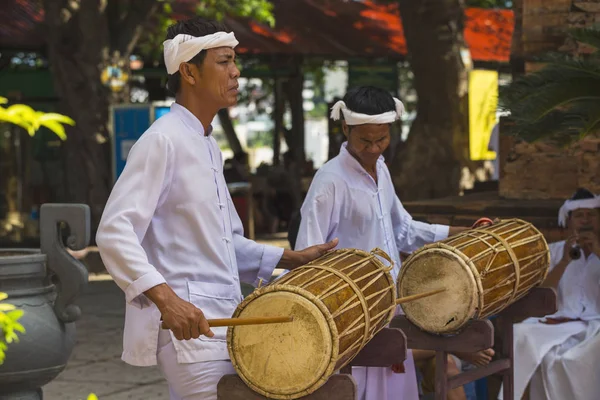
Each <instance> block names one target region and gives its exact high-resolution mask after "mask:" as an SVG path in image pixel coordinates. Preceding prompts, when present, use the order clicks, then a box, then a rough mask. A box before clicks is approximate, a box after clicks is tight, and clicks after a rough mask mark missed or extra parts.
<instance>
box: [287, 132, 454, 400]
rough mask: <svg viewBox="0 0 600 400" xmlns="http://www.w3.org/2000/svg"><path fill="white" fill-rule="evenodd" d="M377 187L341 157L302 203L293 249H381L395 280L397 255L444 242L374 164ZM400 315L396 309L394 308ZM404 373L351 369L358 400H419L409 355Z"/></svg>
mask: <svg viewBox="0 0 600 400" xmlns="http://www.w3.org/2000/svg"><path fill="white" fill-rule="evenodd" d="M377 178H378V182H377V183H376V182H375V180H374V179H373V178H372V177H371V176H370V175H369V174H368V173H367V172H366V171H365V170H364V168H363V167H362V166H361V165H360V164H359V163H358V161H356V159H354V157H352V156H351V155H350V153H348V151H347V150H346V143H344V144H343V145H342V148H341V150H340V154H339V155H338V156H337V157H335V158H333V159H332V160H330V161H329V162H327V163H326V164H325V165H324V166H323V167H321V168H320V169H319V171H318V172H317V174H316V175H315V177H314V179H313V182H312V184H311V186H310V189H309V191H308V193H307V196H306V199H305V200H304V204H303V205H302V208H301V216H302V220H301V223H300V229H299V231H298V238H297V240H296V246H295V247H296V249H302V248H305V247H307V246H311V245H314V244H318V243H323V241H328V240H331V239H334V238H338V239H339V241H340V242H339V245H338V248H356V249H360V250H363V251H371V250H372V249H373V248H375V247H379V248H381V249H382V250H384V251H385V252H386V253H387V254H388V255H389V256H390V257H391V258H392V259H393V261H394V268H393V270H392V275H393V277H394V280H396V279H397V277H398V272H399V270H400V253H399V250H400V251H404V252H407V253H410V252H413V251H415V250H416V249H418V248H420V247H422V246H423V245H425V244H427V243H431V242H434V241H439V240H442V239H445V238H446V237H448V232H449V227H448V226H443V225H430V224H425V223H422V222H419V221H414V220H413V219H412V217H411V216H410V214H408V212H407V211H406V210H405V209H404V207H403V206H402V203H401V202H400V199H398V196H396V193H395V190H394V185H393V183H392V179H391V177H390V173H389V171H388V169H387V166H386V165H385V163H384V161H383V157H380V159H379V160H378V162H377ZM398 310H399V311H400V308H398ZM404 365H405V369H406V372H405V373H403V374H395V373H393V372H392V370H391V368H371V367H368V368H367V367H358V368H356V367H355V368H353V370H352V375H353V376H354V378H355V379H356V381H357V384H358V395H359V396H358V398H359V399H361V400H386V399H390V400H392V399H402V400H417V399H418V397H419V395H418V389H417V378H416V372H415V365H414V362H413V358H412V352H410V351H409V352H408V354H407V358H406V360H405V362H404Z"/></svg>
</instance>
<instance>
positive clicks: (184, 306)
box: [160, 297, 215, 340]
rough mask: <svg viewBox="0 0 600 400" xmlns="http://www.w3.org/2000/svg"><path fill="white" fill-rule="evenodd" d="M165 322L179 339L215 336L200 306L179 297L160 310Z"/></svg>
mask: <svg viewBox="0 0 600 400" xmlns="http://www.w3.org/2000/svg"><path fill="white" fill-rule="evenodd" d="M160 312H161V315H162V319H163V322H164V323H165V325H166V326H168V327H169V329H170V330H172V331H173V334H174V335H175V337H176V338H177V339H178V340H182V339H185V340H190V339H197V338H198V337H199V336H200V335H204V336H207V337H213V336H214V335H215V334H214V333H213V332H212V331H211V330H210V326H209V325H208V321H207V320H206V318H204V313H203V312H202V310H200V309H199V308H198V307H196V306H195V305H193V304H192V303H189V302H187V301H185V300H182V299H181V298H179V297H177V300H173V301H171V302H169V303H168V304H166V306H165V307H164V308H163V309H162V310H160Z"/></svg>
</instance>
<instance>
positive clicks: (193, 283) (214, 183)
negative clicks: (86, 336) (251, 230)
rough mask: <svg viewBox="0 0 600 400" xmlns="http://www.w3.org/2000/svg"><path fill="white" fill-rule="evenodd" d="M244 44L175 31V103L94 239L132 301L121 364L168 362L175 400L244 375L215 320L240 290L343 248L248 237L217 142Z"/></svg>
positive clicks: (146, 137) (209, 30)
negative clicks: (287, 245) (219, 118)
mask: <svg viewBox="0 0 600 400" xmlns="http://www.w3.org/2000/svg"><path fill="white" fill-rule="evenodd" d="M237 43H238V42H237V40H236V39H235V36H234V34H233V33H230V32H227V28H226V27H225V26H223V25H221V24H220V23H217V22H212V21H206V20H203V19H200V18H194V19H192V20H189V21H183V22H180V23H178V24H176V25H174V26H172V27H170V28H169V30H168V32H167V40H166V41H165V42H164V57H165V64H166V67H167V72H168V74H169V80H168V87H169V89H170V90H171V91H173V92H174V93H176V103H174V104H173V105H172V107H171V111H170V112H169V113H168V114H166V115H165V116H163V117H162V118H160V119H158V120H157V121H156V122H154V123H153V124H152V126H151V127H150V128H149V129H148V130H147V131H146V132H145V133H144V134H143V135H142V136H141V137H140V139H139V140H138V141H137V142H136V144H135V145H134V146H133V148H132V149H131V152H130V153H129V156H128V159H127V164H126V167H125V169H124V171H123V173H122V175H121V176H120V178H119V180H118V181H117V183H116V184H115V186H114V188H113V191H112V193H111V195H110V198H109V200H108V202H107V204H106V208H105V210H104V214H103V216H102V220H101V223H100V227H99V229H98V233H97V237H96V240H97V244H98V247H99V249H100V254H101V256H102V260H103V261H104V264H105V266H106V269H107V270H108V272H109V273H110V274H111V275H112V277H113V278H114V280H115V282H116V283H117V285H119V287H120V288H121V289H122V290H123V291H124V292H125V298H126V302H127V304H126V316H125V332H124V338H123V347H124V350H123V356H122V358H123V360H124V361H125V362H127V363H129V364H132V365H137V366H150V365H156V364H158V366H159V368H160V369H161V371H162V373H163V374H164V375H165V377H166V379H167V381H168V383H169V389H170V393H171V399H216V386H217V383H218V380H219V379H220V378H221V377H222V376H223V375H224V374H228V373H234V369H233V367H232V365H231V362H230V361H229V354H228V351H227V343H226V328H213V329H211V328H210V327H209V325H208V322H207V319H211V318H228V317H231V315H232V313H233V312H234V310H235V308H236V307H237V305H238V304H239V303H240V301H241V299H242V293H241V288H240V281H244V282H249V283H254V284H256V283H257V282H259V281H260V280H263V281H265V282H268V281H269V279H270V278H271V275H272V272H273V269H274V268H275V267H276V266H278V267H280V268H287V269H293V268H295V267H297V266H299V265H303V264H305V263H307V262H309V261H312V260H313V259H315V258H317V257H319V256H321V255H323V254H324V253H325V252H327V251H328V250H330V249H332V248H333V247H335V245H336V244H337V241H335V240H334V241H332V242H330V243H327V244H325V245H318V246H313V247H310V248H308V249H305V250H303V251H299V252H298V251H290V250H285V251H284V250H283V249H280V248H276V247H271V246H265V245H259V244H257V243H255V242H254V241H251V240H248V239H246V238H245V237H244V236H243V228H242V223H241V221H240V218H239V217H238V215H237V213H236V210H235V208H234V206H233V203H232V200H231V197H230V195H229V192H228V190H227V186H226V183H225V179H224V176H223V171H222V169H223V159H222V155H221V152H220V150H219V147H218V146H217V143H216V141H215V139H214V138H213V136H212V135H211V132H212V127H211V122H212V121H213V119H214V117H215V115H216V114H217V112H218V111H219V110H220V109H222V108H226V107H229V106H232V105H234V104H236V102H237V95H238V77H239V75H240V72H239V70H238V68H237V66H236V64H235V52H234V50H233V48H234V47H235V46H236V45H237ZM161 319H162V320H163V321H164V322H165V324H166V326H168V327H169V328H170V330H167V329H160V326H161ZM265 340H268V338H265Z"/></svg>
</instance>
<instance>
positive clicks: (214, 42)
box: [163, 32, 239, 75]
mask: <svg viewBox="0 0 600 400" xmlns="http://www.w3.org/2000/svg"><path fill="white" fill-rule="evenodd" d="M238 43H239V42H238V41H237V39H236V38H235V35H234V34H233V32H229V33H227V32H216V33H212V34H210V35H206V36H200V37H196V36H192V35H185V34H182V33H180V34H179V35H177V36H175V37H174V38H173V39H168V40H165V41H164V42H163V46H164V56H165V65H166V66H167V73H168V74H169V75H173V74H174V73H175V72H177V71H178V70H179V65H180V64H181V63H184V62H188V61H190V60H191V59H192V58H194V57H195V56H196V55H197V54H198V53H200V52H201V51H202V50H206V49H214V48H215V47H231V48H234V47H235V46H237V45H238Z"/></svg>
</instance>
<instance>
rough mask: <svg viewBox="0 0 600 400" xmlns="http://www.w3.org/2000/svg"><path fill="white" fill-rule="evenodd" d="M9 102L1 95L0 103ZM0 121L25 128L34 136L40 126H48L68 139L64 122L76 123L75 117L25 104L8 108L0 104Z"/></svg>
mask: <svg viewBox="0 0 600 400" xmlns="http://www.w3.org/2000/svg"><path fill="white" fill-rule="evenodd" d="M6 103H8V99H6V98H4V97H0V104H6ZM0 122H9V123H11V124H14V125H18V126H20V127H22V128H24V129H25V130H26V131H27V133H29V135H30V136H34V135H35V132H36V131H37V130H38V129H40V127H42V126H43V127H46V128H48V129H50V130H51V131H52V132H54V133H55V134H56V136H58V137H59V138H60V139H61V140H66V139H67V134H66V133H65V127H64V126H63V124H67V125H71V126H73V125H75V121H73V119H71V118H69V117H67V116H66V115H62V114H58V113H45V112H42V111H36V110H34V109H33V108H31V107H29V106H28V105H25V104H13V105H11V106H9V107H8V108H4V107H2V106H0Z"/></svg>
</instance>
